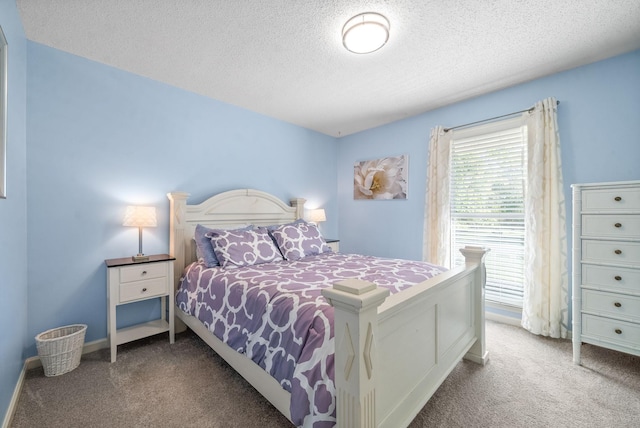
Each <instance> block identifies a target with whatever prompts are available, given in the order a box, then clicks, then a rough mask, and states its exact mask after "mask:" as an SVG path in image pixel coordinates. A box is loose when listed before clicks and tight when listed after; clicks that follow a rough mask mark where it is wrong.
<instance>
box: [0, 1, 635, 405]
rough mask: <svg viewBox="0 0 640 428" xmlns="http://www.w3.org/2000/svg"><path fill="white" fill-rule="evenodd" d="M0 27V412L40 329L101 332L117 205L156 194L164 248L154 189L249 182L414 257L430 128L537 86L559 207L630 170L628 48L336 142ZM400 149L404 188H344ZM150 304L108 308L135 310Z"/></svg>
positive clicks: (515, 102) (149, 248)
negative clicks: (553, 105) (547, 115)
mask: <svg viewBox="0 0 640 428" xmlns="http://www.w3.org/2000/svg"><path fill="white" fill-rule="evenodd" d="M0 25H2V27H3V29H4V31H5V34H6V35H7V38H8V39H9V43H10V45H11V48H10V62H11V64H10V81H9V90H10V104H9V110H10V123H9V125H10V128H9V156H10V162H9V171H8V186H9V199H7V200H0V236H1V237H2V245H1V247H0V251H1V254H0V281H1V282H0V292H1V293H2V295H3V298H2V299H0V322H4V323H3V325H9V326H12V328H7V329H5V330H4V333H3V336H2V340H1V341H0V357H1V359H0V414H3V413H2V412H6V409H7V407H8V404H9V400H10V398H11V393H12V392H13V389H14V387H15V384H16V381H17V379H18V376H19V372H20V369H21V367H22V364H23V361H24V358H26V357H28V356H31V355H35V354H36V350H35V344H34V340H33V336H35V335H36V334H37V333H38V332H40V331H43V330H46V329H49V328H53V327H56V326H60V325H64V324H69V323H87V324H88V325H89V329H88V332H87V341H92V340H97V339H102V338H104V337H105V336H106V278H105V277H106V270H105V267H104V259H107V258H114V257H124V256H127V255H130V254H133V253H135V252H136V251H137V231H136V230H135V229H132V228H125V227H123V226H121V222H122V216H123V214H124V209H125V206H126V205H128V204H150V205H155V206H156V207H157V208H158V214H159V224H158V227H157V228H154V229H151V228H149V229H145V231H144V239H145V247H144V250H145V252H146V253H148V254H152V253H161V252H167V251H168V201H167V199H166V196H165V194H166V193H167V192H169V191H175V190H182V191H188V192H191V193H192V197H191V199H190V202H191V203H197V202H200V201H202V200H204V199H205V198H206V197H207V196H209V195H210V194H212V193H217V192H220V191H224V190H229V189H233V188H239V187H250V188H256V189H259V190H264V191H267V192H270V193H273V194H275V195H276V196H279V197H280V198H282V199H285V200H286V199H289V198H290V197H305V198H307V199H308V200H309V204H308V206H309V207H310V208H313V207H316V206H323V207H324V208H326V209H327V216H328V219H329V221H328V222H327V223H323V225H322V227H323V231H324V233H325V235H326V236H328V237H339V238H340V239H341V244H340V245H341V249H342V250H343V251H347V252H362V253H367V254H374V255H380V256H389V257H399V258H408V259H420V258H421V253H422V218H423V211H424V189H425V175H426V163H427V152H428V135H429V130H430V129H431V128H432V127H434V126H436V125H439V124H441V125H444V126H454V125H458V124H462V123H467V122H472V121H475V120H481V119H484V118H487V117H491V116H495V115H500V114H504V113H508V112H511V111H515V110H521V109H523V108H526V107H529V106H530V105H532V104H533V103H534V102H535V101H537V100H540V99H542V98H545V97H548V96H555V97H556V98H558V99H559V100H560V101H561V105H560V108H559V125H560V137H561V140H562V157H563V159H562V161H563V165H564V174H565V175H564V178H565V188H566V190H565V192H566V194H565V196H566V198H567V210H568V211H567V213H569V212H570V209H571V204H570V187H569V186H570V184H571V183H575V182H595V181H613V180H616V181H617V180H631V179H638V178H640V174H639V172H638V171H639V170H638V161H639V160H640V144H638V139H637V135H639V134H640V122H639V121H638V120H637V114H638V112H639V111H640V51H637V52H633V53H630V54H627V55H622V56H619V57H616V58H613V59H610V60H606V61H602V62H599V63H595V64H592V65H589V66H585V67H581V68H578V69H574V70H571V71H567V72H564V73H560V74H557V75H553V76H550V77H546V78H543V79H538V80H536V81H533V82H530V83H527V84H523V85H519V86H515V87H512V88H509V89H506V90H503V91H499V92H495V93H492V94H489V95H485V96H482V97H478V98H475V99H472V100H468V101H465V102H461V103H458V104H455V105H451V106H448V107H445V108H441V109H438V110H435V111H431V112H428V113H425V114H422V115H419V116H416V117H412V118H409V119H406V120H402V121H399V122H395V123H392V124H389V125H386V126H382V127H379V128H376V129H372V130H369V131H365V132H362V133H359V134H355V135H352V136H348V137H344V138H342V139H339V140H336V139H334V138H332V137H328V136H324V135H321V134H318V133H316V132H313V131H309V130H306V129H303V128H300V127H297V126H294V125H290V124H287V123H284V122H281V121H278V120H274V119H271V118H267V117H265V116H262V115H259V114H256V113H252V112H249V111H247V110H243V109H241V108H237V107H234V106H230V105H227V104H224V103H221V102H218V101H215V100H211V99H208V98H205V97H202V96H199V95H196V94H192V93H189V92H185V91H183V90H180V89H177V88H173V87H170V86H168V85H164V84H161V83H158V82H155V81H152V80H149V79H146V78H143V77H139V76H135V75H133V74H130V73H126V72H124V71H121V70H117V69H114V68H111V67H108V66H105V65H102V64H99V63H96V62H92V61H89V60H87V59H83V58H79V57H76V56H73V55H70V54H66V53H64V52H61V51H58V50H55V49H52V48H48V47H45V46H43V45H40V44H37V43H33V42H27V41H26V40H25V38H24V32H23V30H22V25H21V23H20V19H19V16H18V13H17V11H16V7H15V2H13V1H10V0H0ZM27 64H28V67H27ZM25 76H26V77H25ZM425 78H428V76H427V75H425ZM27 112H28V114H27ZM26 129H28V132H27V131H26ZM400 154H407V155H409V162H410V165H409V199H408V200H406V201H384V202H374V201H354V200H353V196H352V191H353V190H352V189H353V187H352V180H353V164H354V162H356V161H360V160H365V159H372V158H377V157H382V156H389V155H400ZM26 171H28V174H27V173H26ZM27 188H28V194H27ZM336 189H337V190H336ZM27 206H28V209H27ZM338 208H339V210H338ZM567 221H568V222H569V223H568V226H569V230H570V227H571V224H570V221H571V219H570V216H569V215H568V216H567ZM27 231H28V233H27ZM338 232H339V233H338ZM568 244H569V248H570V244H571V243H570V242H569V243H568ZM26 260H29V263H28V265H27V262H26ZM156 305H157V303H153V304H147V305H138V306H136V307H135V308H134V309H133V310H132V311H130V312H129V313H127V312H125V313H123V314H119V315H123V317H122V318H123V319H124V322H125V323H126V322H127V321H133V320H134V319H135V318H136V317H141V318H147V317H149V316H151V315H150V314H151V313H152V312H153V311H155V310H157V306H156ZM27 314H28V316H27Z"/></svg>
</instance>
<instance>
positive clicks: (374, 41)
mask: <svg viewBox="0 0 640 428" xmlns="http://www.w3.org/2000/svg"><path fill="white" fill-rule="evenodd" d="M387 40H389V20H388V19H387V18H385V17H384V16H382V15H380V14H379V13H375V12H365V13H360V14H358V15H356V16H354V17H353V18H351V19H350V20H348V21H347V23H346V24H344V27H342V44H343V45H344V47H345V48H347V50H349V51H350V52H353V53H357V54H367V53H371V52H375V51H377V50H378V49H380V48H381V47H383V46H384V45H385V43H387Z"/></svg>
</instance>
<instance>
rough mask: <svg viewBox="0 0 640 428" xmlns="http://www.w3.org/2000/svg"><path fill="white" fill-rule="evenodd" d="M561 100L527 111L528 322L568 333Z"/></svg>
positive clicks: (547, 331)
mask: <svg viewBox="0 0 640 428" xmlns="http://www.w3.org/2000/svg"><path fill="white" fill-rule="evenodd" d="M556 109H557V102H556V99H555V98H547V99H545V100H543V101H539V102H537V103H536V104H535V106H534V108H533V110H530V111H529V112H527V113H525V119H526V123H527V130H528V145H529V147H528V169H527V190H526V192H525V283H524V303H523V308H522V326H523V327H524V328H525V329H527V330H529V331H530V332H531V333H534V334H539V335H542V336H550V337H555V338H566V337H567V325H568V302H567V289H568V284H569V276H568V271H567V234H566V212H565V201H564V193H563V184H562V164H561V161H560V138H559V136H558V124H557V115H556Z"/></svg>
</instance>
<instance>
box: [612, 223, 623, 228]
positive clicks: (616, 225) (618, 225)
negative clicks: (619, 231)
mask: <svg viewBox="0 0 640 428" xmlns="http://www.w3.org/2000/svg"><path fill="white" fill-rule="evenodd" d="M614 226H615V227H622V223H616V224H614Z"/></svg>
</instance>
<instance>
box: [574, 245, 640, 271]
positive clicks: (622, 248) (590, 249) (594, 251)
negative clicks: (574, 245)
mask: <svg viewBox="0 0 640 428" xmlns="http://www.w3.org/2000/svg"><path fill="white" fill-rule="evenodd" d="M582 261H583V262H592V263H614V264H624V265H629V266H630V267H637V266H638V265H639V264H640V243H637V242H616V241H594V240H589V239H585V240H583V241H582Z"/></svg>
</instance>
